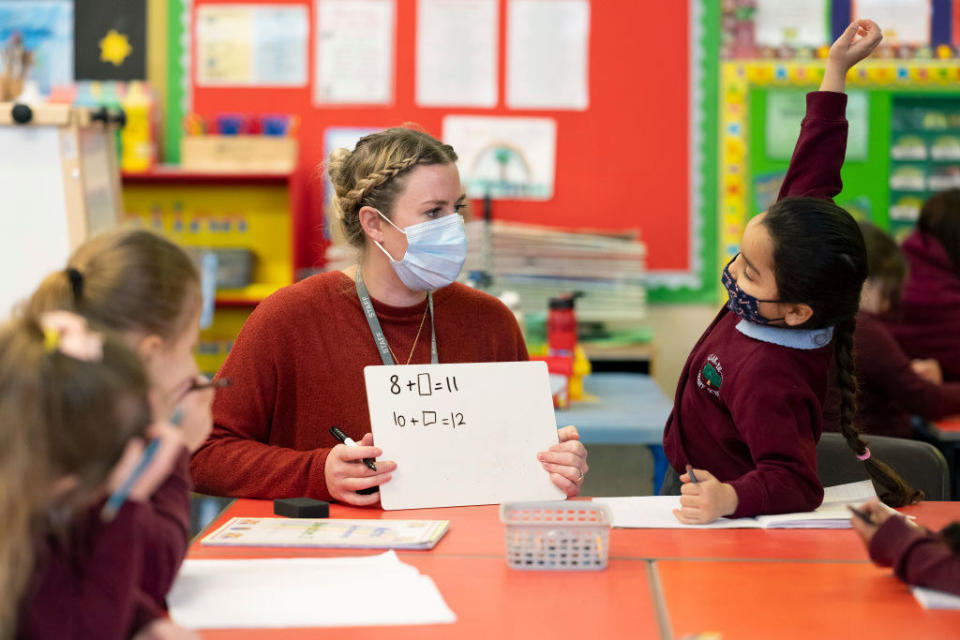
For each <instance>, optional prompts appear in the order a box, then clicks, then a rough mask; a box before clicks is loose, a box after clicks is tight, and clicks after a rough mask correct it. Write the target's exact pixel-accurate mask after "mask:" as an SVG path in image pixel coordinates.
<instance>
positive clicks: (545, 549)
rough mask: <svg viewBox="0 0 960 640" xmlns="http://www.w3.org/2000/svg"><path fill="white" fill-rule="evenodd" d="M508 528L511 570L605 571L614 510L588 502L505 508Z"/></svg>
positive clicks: (502, 511) (520, 504) (503, 517)
mask: <svg viewBox="0 0 960 640" xmlns="http://www.w3.org/2000/svg"><path fill="white" fill-rule="evenodd" d="M500 520H502V521H503V522H504V524H506V525H507V531H506V536H507V564H508V565H510V566H511V567H513V568H514V569H560V570H588V569H604V568H606V566H607V555H608V553H609V549H610V547H609V545H608V544H607V542H608V541H609V539H610V522H611V521H612V516H611V514H610V509H609V508H608V507H607V506H606V505H603V504H596V503H593V502H589V501H586V500H583V501H580V500H577V501H573V502H560V501H558V502H510V503H506V504H502V505H500Z"/></svg>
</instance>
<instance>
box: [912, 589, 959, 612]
mask: <svg viewBox="0 0 960 640" xmlns="http://www.w3.org/2000/svg"><path fill="white" fill-rule="evenodd" d="M910 590H911V591H912V592H913V597H914V598H916V599H917V602H919V603H920V605H921V606H922V607H923V608H924V609H952V610H960V596H955V595H953V594H952V593H947V592H946V591H937V590H936V589H927V588H926V587H910Z"/></svg>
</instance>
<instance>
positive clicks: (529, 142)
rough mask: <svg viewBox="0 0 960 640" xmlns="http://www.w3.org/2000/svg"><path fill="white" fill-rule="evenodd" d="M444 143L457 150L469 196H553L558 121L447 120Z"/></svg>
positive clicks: (462, 176) (540, 119)
mask: <svg viewBox="0 0 960 640" xmlns="http://www.w3.org/2000/svg"><path fill="white" fill-rule="evenodd" d="M443 141H444V142H446V143H447V144H449V145H451V146H453V148H454V149H456V151H457V155H458V156H459V158H460V159H459V161H458V163H457V164H458V166H459V168H460V181H461V183H462V184H463V185H464V188H465V189H466V191H467V196H468V197H470V198H483V197H484V196H487V195H489V196H490V197H491V198H495V199H507V200H549V199H551V198H552V197H553V182H554V175H555V170H556V148H557V123H556V122H555V121H554V120H553V119H552V118H501V117H487V116H446V117H445V118H444V119H443Z"/></svg>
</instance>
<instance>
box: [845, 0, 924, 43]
mask: <svg viewBox="0 0 960 640" xmlns="http://www.w3.org/2000/svg"><path fill="white" fill-rule="evenodd" d="M850 13H851V16H852V18H853V19H854V20H857V19H858V18H870V19H871V20H873V21H874V22H876V23H877V24H878V25H879V26H880V30H881V31H883V42H884V44H913V45H924V46H927V45H929V44H930V20H931V18H932V16H933V8H932V7H931V5H930V0H854V1H853V2H852V3H851V10H850Z"/></svg>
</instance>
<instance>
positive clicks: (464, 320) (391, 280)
mask: <svg viewBox="0 0 960 640" xmlns="http://www.w3.org/2000/svg"><path fill="white" fill-rule="evenodd" d="M456 160H457V156H456V154H455V153H454V151H453V148H452V147H450V146H449V145H446V144H443V143H441V142H440V141H438V140H436V139H435V138H433V137H431V136H429V135H427V134H426V133H423V132H421V131H416V130H413V129H407V128H394V129H387V130H385V131H382V132H379V133H375V134H372V135H369V136H366V137H364V138H362V139H361V140H360V141H359V142H358V143H357V146H356V148H355V149H354V150H353V151H352V152H351V151H349V150H347V149H337V150H336V151H334V152H333V153H332V154H331V155H330V159H329V163H328V171H329V174H330V178H331V181H332V182H333V187H334V191H335V196H334V199H333V207H334V210H335V211H336V213H337V216H338V218H339V220H340V224H341V228H342V230H343V233H344V235H345V237H346V239H347V241H348V242H349V243H350V244H351V245H353V246H354V247H356V248H357V249H358V250H359V256H358V262H357V264H356V265H355V266H353V267H350V268H348V269H345V270H343V271H334V272H329V273H323V274H320V275H315V276H312V277H310V278H307V279H305V280H303V281H301V282H298V283H297V284H294V285H292V286H289V287H286V288H284V289H281V290H280V291H278V292H277V293H275V294H274V295H272V296H270V297H269V298H268V299H266V300H264V301H263V302H262V303H261V304H260V305H259V306H258V307H257V308H256V309H255V310H254V312H253V313H252V314H251V316H250V318H249V319H248V320H247V322H246V324H245V325H244V327H243V329H242V330H241V332H240V335H239V337H238V338H237V341H236V343H235V344H234V346H233V349H232V350H231V352H230V355H229V356H228V357H227V360H226V362H225V363H224V365H223V367H222V368H221V369H220V373H219V377H222V378H229V379H230V380H231V382H232V384H231V386H230V387H228V388H225V389H222V390H221V391H220V392H218V394H217V397H216V400H215V401H214V404H213V419H214V427H213V432H212V433H211V435H210V438H209V439H208V440H207V442H206V443H205V444H204V445H203V446H201V447H200V449H199V450H198V451H197V452H196V453H195V454H194V456H193V461H192V464H191V471H192V473H193V477H194V481H195V483H196V490H197V491H200V492H203V493H209V494H214V495H227V496H236V497H246V498H284V497H298V496H310V497H314V498H320V499H324V500H330V499H333V500H337V501H340V502H344V503H349V504H354V505H370V504H376V503H377V502H379V499H380V498H379V494H378V493H357V492H358V491H363V490H366V491H371V490H372V487H377V486H379V485H381V484H383V483H385V482H389V480H390V477H391V473H392V472H393V471H394V470H395V469H396V468H397V465H396V463H394V462H391V461H389V460H380V461H377V464H376V471H373V470H371V469H369V468H368V467H367V466H365V465H364V464H362V462H361V459H363V458H376V457H380V456H381V455H383V452H382V451H381V450H380V449H379V448H377V447H375V446H373V436H372V435H371V433H370V417H369V413H368V410H367V397H366V390H365V385H364V378H363V368H364V367H366V366H367V365H378V364H426V363H431V362H432V363H438V362H440V363H450V362H502V361H517V360H527V358H528V356H527V349H526V345H525V344H524V341H523V336H522V335H521V333H520V328H519V327H518V326H517V322H516V320H515V318H514V316H513V314H512V313H511V312H510V310H509V309H507V308H506V307H505V306H504V305H503V304H502V303H500V301H499V300H497V299H496V298H493V297H492V296H489V295H487V294H485V293H483V292H480V291H476V290H474V289H471V288H470V287H467V286H465V285H462V284H459V283H457V282H454V280H455V279H456V278H457V276H458V275H459V273H460V269H461V268H462V266H463V262H464V260H465V258H466V250H467V240H466V233H465V230H464V224H463V217H462V216H461V215H460V211H461V210H462V209H463V208H464V207H465V206H466V205H465V201H466V196H465V195H464V193H463V191H462V189H461V187H460V176H459V173H458V172H457V167H456V164H455V162H456ZM332 426H337V427H339V428H340V429H341V430H342V431H344V432H345V433H346V434H347V435H348V436H350V437H351V438H353V439H354V440H356V441H357V442H358V443H359V444H360V445H361V446H359V447H347V446H345V445H342V444H336V443H335V441H334V440H333V438H332V436H331V435H330V432H329V430H330V427H332ZM559 440H560V443H559V444H557V445H554V446H553V447H551V448H550V449H549V450H548V451H543V452H540V453H539V454H537V457H538V460H540V462H541V464H542V466H543V468H544V473H549V474H550V478H551V479H552V481H553V482H554V484H556V485H557V486H558V487H560V489H562V490H563V491H564V492H565V493H566V494H567V495H568V496H574V495H576V494H577V493H579V491H580V486H581V485H582V483H583V475H584V474H585V473H586V472H587V463H586V456H587V452H586V449H585V448H584V447H583V444H581V443H580V441H579V435H578V433H577V430H576V428H575V427H565V428H563V429H560V431H559ZM334 444H336V446H331V445H334ZM387 454H388V455H389V452H387Z"/></svg>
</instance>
